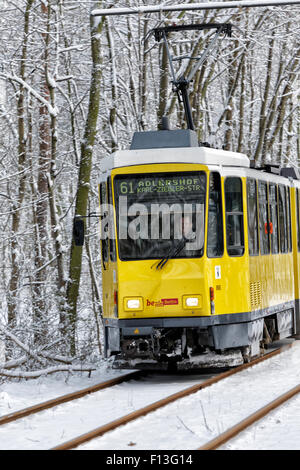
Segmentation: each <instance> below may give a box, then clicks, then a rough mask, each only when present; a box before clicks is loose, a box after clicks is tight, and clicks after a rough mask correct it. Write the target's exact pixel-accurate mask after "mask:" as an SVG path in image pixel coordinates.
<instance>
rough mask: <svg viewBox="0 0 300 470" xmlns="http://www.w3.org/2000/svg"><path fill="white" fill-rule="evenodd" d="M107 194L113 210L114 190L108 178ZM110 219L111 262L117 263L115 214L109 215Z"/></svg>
mask: <svg viewBox="0 0 300 470" xmlns="http://www.w3.org/2000/svg"><path fill="white" fill-rule="evenodd" d="M107 193H108V204H109V207H110V210H112V207H113V199H112V189H111V178H108V180H107ZM109 217H110V223H109V255H110V256H109V257H110V260H111V261H116V260H117V254H116V237H115V224H114V218H113V213H110V214H109Z"/></svg>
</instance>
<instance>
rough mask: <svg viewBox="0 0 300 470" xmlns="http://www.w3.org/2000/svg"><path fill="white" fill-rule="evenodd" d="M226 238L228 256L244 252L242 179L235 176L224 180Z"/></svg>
mask: <svg viewBox="0 0 300 470" xmlns="http://www.w3.org/2000/svg"><path fill="white" fill-rule="evenodd" d="M225 207H226V240H227V251H228V254H229V255H230V256H241V255H242V254H243V253H244V249H245V246H244V224H243V197H242V180H241V179H240V178H236V177H229V178H226V181H225Z"/></svg>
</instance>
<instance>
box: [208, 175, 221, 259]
mask: <svg viewBox="0 0 300 470" xmlns="http://www.w3.org/2000/svg"><path fill="white" fill-rule="evenodd" d="M223 252H224V240H223V217H222V195H221V177H220V174H219V173H211V174H210V178H209V202H208V222H207V256H208V258H214V257H219V256H222V255H223Z"/></svg>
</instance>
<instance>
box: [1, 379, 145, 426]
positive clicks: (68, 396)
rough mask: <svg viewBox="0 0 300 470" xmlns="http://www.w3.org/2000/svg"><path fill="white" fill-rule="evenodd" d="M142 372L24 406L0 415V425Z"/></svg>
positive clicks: (116, 383) (112, 384)
mask: <svg viewBox="0 0 300 470" xmlns="http://www.w3.org/2000/svg"><path fill="white" fill-rule="evenodd" d="M142 373H143V372H142V371H135V372H130V373H129V374H124V375H121V376H119V377H116V378H113V379H110V380H106V381H105V382H101V383H99V384H96V385H92V386H91V387H87V388H84V389H82V390H78V391H76V392H72V393H68V394H66V395H62V396H60V397H57V398H53V399H51V400H48V401H44V402H43V403H39V404H37V405H33V406H29V407H28V408H24V409H22V410H19V411H15V412H12V413H9V414H7V415H4V416H1V417H0V425H3V424H7V423H10V422H12V421H17V420H18V419H21V418H25V417H26V416H29V415H32V414H35V413H39V412H40V411H44V410H47V409H49V408H53V407H54V406H58V405H61V404H62V403H67V402H69V401H72V400H76V399H77V398H82V397H84V396H85V395H89V394H90V393H95V392H98V391H99V390H103V389H105V388H109V387H112V386H114V385H118V384H120V383H122V382H127V381H128V380H131V379H134V378H138V377H139V376H140V375H141V374H142Z"/></svg>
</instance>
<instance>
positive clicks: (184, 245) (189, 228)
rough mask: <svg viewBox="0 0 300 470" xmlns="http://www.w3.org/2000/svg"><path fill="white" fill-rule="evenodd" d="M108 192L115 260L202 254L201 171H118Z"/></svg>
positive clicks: (203, 191)
mask: <svg viewBox="0 0 300 470" xmlns="http://www.w3.org/2000/svg"><path fill="white" fill-rule="evenodd" d="M114 192H115V207H116V216H117V238H118V248H119V257H120V259H121V260H137V259H157V258H164V257H166V256H167V257H170V258H197V257H201V256H202V255H203V246H204V226H205V195H206V175H205V173H204V172H202V171H200V172H181V173H154V174H152V175H151V174H135V175H118V176H116V177H115V178H114Z"/></svg>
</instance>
